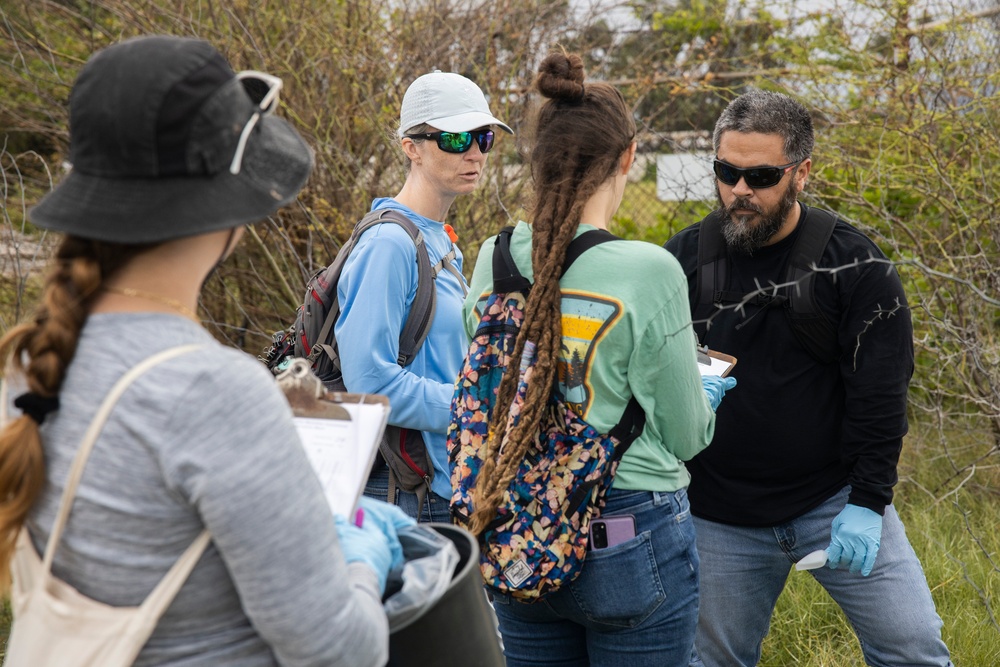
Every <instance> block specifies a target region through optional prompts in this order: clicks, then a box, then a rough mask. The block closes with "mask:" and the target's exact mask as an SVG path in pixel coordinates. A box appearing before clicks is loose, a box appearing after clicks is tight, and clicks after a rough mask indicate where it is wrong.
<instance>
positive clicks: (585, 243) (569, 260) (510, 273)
mask: <svg viewBox="0 0 1000 667" xmlns="http://www.w3.org/2000/svg"><path fill="white" fill-rule="evenodd" d="M513 233H514V228H513V227H511V226H507V227H504V228H503V229H502V230H500V233H499V234H497V237H496V240H495V242H494V248H493V291H494V292H495V293H496V294H506V293H507V292H523V291H526V290H528V289H530V288H531V281H529V280H528V279H527V278H525V277H524V276H522V275H521V271H520V270H519V269H518V268H517V264H516V263H515V262H514V256H513V255H512V254H511V252H510V237H511V235H512V234H513ZM619 240H621V239H619V238H618V237H617V236H615V235H614V234H612V233H611V232H609V231H608V230H606V229H591V230H588V231H586V232H584V233H583V234H580V235H579V236H577V237H576V238H575V239H573V240H572V241H570V244H569V245H568V246H567V247H566V258H565V259H564V260H563V267H562V271H561V272H560V273H559V277H560V278H562V277H563V276H564V275H565V274H566V271H568V270H569V267H570V266H572V265H573V262H575V261H576V260H577V259H579V258H580V255H582V254H583V253H585V252H587V251H588V250H590V249H591V248H593V247H594V246H597V245H600V244H602V243H607V242H608V241H619Z"/></svg>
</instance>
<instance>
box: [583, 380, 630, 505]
mask: <svg viewBox="0 0 1000 667" xmlns="http://www.w3.org/2000/svg"><path fill="white" fill-rule="evenodd" d="M645 427H646V411H645V410H643V409H642V406H641V405H639V401H637V400H636V398H635V396H634V395H633V396H632V398H630V399H629V402H628V405H626V406H625V412H623V413H622V418H621V419H619V420H618V423H617V424H615V426H614V428H612V429H611V430H610V431H609V432H608V435H610V436H611V437H613V438H615V439H616V440H617V441H618V444H617V445H616V446H615V451H614V454H612V455H611V460H612V461H621V458H622V457H623V456H625V452H627V451H628V448H629V447H631V446H632V443H633V442H635V441H636V439H637V438H638V437H639V435H640V434H641V433H642V429H644V428H645ZM610 472H611V470H610V468H609V469H608V473H610ZM599 481H600V480H599V479H596V480H594V481H593V482H592V483H590V484H584V485H582V486H580V487H579V488H578V489H577V490H576V493H574V494H573V495H572V496H571V497H570V498H569V500H568V501H567V503H566V506H567V512H566V513H567V515H568V514H570V513H572V511H575V510H576V508H579V507H580V506H581V505H582V504H583V502H584V501H585V500H586V499H587V496H588V495H590V493H591V492H592V491H593V488H594V486H595V485H596V484H597V483H598V482H599Z"/></svg>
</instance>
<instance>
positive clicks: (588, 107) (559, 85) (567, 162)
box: [470, 53, 635, 534]
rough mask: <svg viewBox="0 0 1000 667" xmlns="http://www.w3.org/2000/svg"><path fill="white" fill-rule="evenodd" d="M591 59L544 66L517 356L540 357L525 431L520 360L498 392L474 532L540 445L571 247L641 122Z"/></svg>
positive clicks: (566, 58) (560, 57)
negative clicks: (530, 281)
mask: <svg viewBox="0 0 1000 667" xmlns="http://www.w3.org/2000/svg"><path fill="white" fill-rule="evenodd" d="M584 78H585V75H584V70H583V60H582V59H581V58H580V56H578V55H576V54H566V53H553V54H550V55H549V56H547V57H546V58H545V60H544V61H542V64H541V66H540V67H539V71H538V77H537V79H536V80H535V86H536V87H537V89H538V92H540V93H541V95H542V97H544V98H546V101H545V102H544V103H542V105H541V107H540V108H539V109H538V111H537V115H536V117H535V119H534V122H533V124H532V125H533V128H532V130H533V135H534V140H533V141H531V142H530V143H531V147H530V164H531V177H532V181H533V182H534V192H535V201H534V203H533V205H532V207H531V212H530V214H529V219H530V220H531V223H532V230H531V264H532V267H533V269H534V279H535V280H534V285H533V286H532V288H531V292H530V293H529V295H528V299H527V303H526V304H525V311H524V322H523V324H522V326H521V330H520V332H519V333H518V336H517V341H516V343H515V345H514V351H513V353H512V355H511V358H512V359H515V360H516V359H520V358H521V355H522V353H523V351H524V347H525V343H527V342H528V341H531V342H532V343H533V344H534V345H535V350H536V353H537V355H538V360H537V362H536V366H535V368H534V370H533V374H532V376H531V379H530V381H529V383H528V387H527V393H526V394H525V399H524V405H523V406H522V409H521V416H520V419H519V421H518V423H517V425H516V426H515V427H514V428H513V429H511V430H510V431H509V432H508V431H507V420H508V415H509V413H510V406H511V404H512V403H513V401H514V395H515V393H516V390H517V384H518V376H519V372H518V371H519V369H518V364H516V363H512V364H509V365H508V367H507V370H506V373H505V374H504V377H503V380H502V381H501V382H500V387H499V389H498V393H497V400H496V403H495V405H494V407H493V415H492V417H491V421H490V429H489V437H488V439H487V443H486V448H485V451H484V453H483V468H482V470H481V471H480V474H479V476H478V482H477V485H476V488H475V489H474V490H473V492H472V500H473V502H472V505H473V507H474V508H475V510H474V512H473V515H472V517H471V522H470V529H471V530H472V532H473V533H475V534H479V533H481V532H482V530H483V529H484V528H485V527H486V525H487V524H488V523H489V522H490V521H492V520H493V518H494V517H495V514H496V509H497V507H498V505H499V504H500V501H501V499H502V497H503V492H504V489H506V488H507V486H508V485H509V484H510V481H511V480H512V479H513V477H514V475H515V473H516V472H517V468H518V466H519V465H520V463H521V460H522V459H523V458H524V456H525V454H526V453H527V452H528V450H529V449H530V447H531V446H532V444H533V442H534V440H535V437H536V435H537V433H538V430H539V425H540V423H541V420H542V416H543V414H544V412H545V408H546V405H547V404H548V401H549V398H550V396H551V394H552V390H553V386H554V383H555V381H556V364H557V362H558V359H559V351H560V346H561V344H562V310H561V301H562V294H561V292H560V289H559V277H560V274H561V272H562V267H563V263H564V262H565V259H566V249H567V248H568V247H569V244H570V242H571V241H572V240H573V238H574V237H575V236H576V231H577V227H578V226H579V224H580V219H581V215H582V213H583V209H584V207H585V205H586V204H587V202H588V200H589V199H590V198H591V196H592V195H593V194H594V193H595V192H597V191H598V189H600V187H601V186H602V185H604V183H605V182H607V181H608V179H610V178H612V177H613V176H614V175H615V172H616V170H617V169H618V168H619V166H620V164H621V157H622V154H623V153H625V151H627V150H628V149H629V147H630V146H631V144H632V141H633V140H634V138H635V120H634V119H633V117H632V112H631V110H630V109H629V108H628V107H627V105H626V104H625V100H624V98H623V97H622V95H621V93H620V92H619V91H618V89H617V88H615V87H614V86H611V85H610V84H606V83H587V84H584Z"/></svg>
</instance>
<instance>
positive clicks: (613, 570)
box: [570, 531, 667, 628]
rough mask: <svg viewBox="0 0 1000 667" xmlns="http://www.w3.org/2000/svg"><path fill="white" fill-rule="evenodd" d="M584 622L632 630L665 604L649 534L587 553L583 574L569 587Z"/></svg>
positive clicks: (644, 533)
mask: <svg viewBox="0 0 1000 667" xmlns="http://www.w3.org/2000/svg"><path fill="white" fill-rule="evenodd" d="M570 593H571V594H572V595H573V598H574V600H575V601H576V603H577V605H579V607H580V610H581V611H582V612H583V613H584V615H585V616H586V617H587V619H588V620H590V621H592V622H594V623H600V624H604V625H607V626H611V627H618V628H632V627H635V626H637V625H639V624H640V623H642V622H643V621H644V620H646V618H648V617H649V615H650V614H652V613H653V612H654V611H656V608H657V607H659V606H660V605H661V604H662V603H663V601H664V600H666V598H667V596H666V593H665V592H664V591H663V584H662V583H661V582H660V574H659V571H658V569H657V567H656V555H655V554H654V553H653V543H652V541H651V539H650V533H649V531H645V532H643V533H640V534H639V535H637V536H636V537H635V538H633V539H631V540H629V541H628V542H623V543H621V544H618V545H616V546H613V547H610V548H607V549H597V550H595V551H589V552H587V558H586V560H584V562H583V572H582V573H581V574H580V576H579V578H577V579H576V581H574V582H573V583H571V584H570Z"/></svg>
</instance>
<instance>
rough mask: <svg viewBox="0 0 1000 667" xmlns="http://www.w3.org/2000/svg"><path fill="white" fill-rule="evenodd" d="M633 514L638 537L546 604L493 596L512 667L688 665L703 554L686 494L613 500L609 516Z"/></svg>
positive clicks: (619, 495) (606, 553)
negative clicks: (697, 546) (699, 551)
mask: <svg viewBox="0 0 1000 667" xmlns="http://www.w3.org/2000/svg"><path fill="white" fill-rule="evenodd" d="M615 514H632V515H634V516H635V525H636V537H635V538H634V539H632V540H629V541H628V542H624V543H622V544H619V545H617V546H614V547H610V548H608V549H601V550H598V551H591V552H589V553H588V554H587V558H586V560H585V561H584V564H583V571H582V572H581V573H580V576H579V577H578V578H577V579H576V580H575V581H573V582H572V583H570V584H568V585H567V586H564V587H563V588H561V589H560V590H558V591H556V592H555V593H553V594H551V595H549V596H547V597H546V598H545V599H543V600H542V601H540V602H535V603H530V604H529V603H524V602H519V601H517V600H514V599H513V598H511V597H509V596H507V595H504V594H499V593H494V600H493V608H494V609H495V610H496V614H497V618H498V620H499V623H500V634H501V635H502V636H503V644H504V655H505V656H506V658H507V667H522V666H524V665H562V666H564V667H579V666H580V665H593V666H598V665H600V666H603V667H647V666H648V667H672V666H674V665H687V662H688V658H689V657H690V656H691V650H692V643H693V641H694V631H695V625H696V623H697V618H698V554H697V552H696V551H695V548H694V526H693V525H692V523H691V510H690V505H689V504H688V499H687V490H686V489H682V490H680V491H677V492H675V493H657V492H650V491H628V490H620V491H616V490H615V489H612V490H611V491H610V492H609V493H608V498H607V506H606V507H605V509H604V512H603V514H602V515H603V516H610V515H615Z"/></svg>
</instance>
